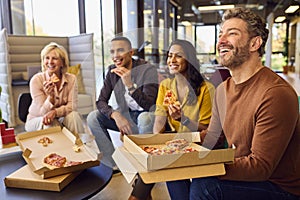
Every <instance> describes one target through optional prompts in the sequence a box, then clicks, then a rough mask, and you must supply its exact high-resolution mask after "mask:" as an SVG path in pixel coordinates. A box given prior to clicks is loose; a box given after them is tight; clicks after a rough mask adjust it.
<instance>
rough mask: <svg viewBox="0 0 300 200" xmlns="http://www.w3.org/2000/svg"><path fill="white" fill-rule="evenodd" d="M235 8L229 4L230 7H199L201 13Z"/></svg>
mask: <svg viewBox="0 0 300 200" xmlns="http://www.w3.org/2000/svg"><path fill="white" fill-rule="evenodd" d="M231 8H234V5H232V4H229V5H220V6H199V7H198V10H199V11H212V10H226V9H231Z"/></svg>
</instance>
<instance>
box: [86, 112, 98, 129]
mask: <svg viewBox="0 0 300 200" xmlns="http://www.w3.org/2000/svg"><path fill="white" fill-rule="evenodd" d="M97 112H98V111H97V110H94V111H92V112H90V113H89V114H88V115H87V117H86V122H87V124H88V125H89V124H93V123H94V122H95V121H97Z"/></svg>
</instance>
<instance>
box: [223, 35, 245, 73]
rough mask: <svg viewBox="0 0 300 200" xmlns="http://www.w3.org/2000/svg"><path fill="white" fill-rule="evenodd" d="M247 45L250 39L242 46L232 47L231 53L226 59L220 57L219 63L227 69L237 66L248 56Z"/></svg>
mask: <svg viewBox="0 0 300 200" xmlns="http://www.w3.org/2000/svg"><path fill="white" fill-rule="evenodd" d="M249 46H250V41H248V42H247V44H245V45H244V46H241V47H237V48H234V49H233V54H232V55H231V56H230V57H229V58H228V59H224V58H221V64H222V65H223V66H225V67H227V68H229V69H235V68H237V67H239V66H240V65H242V64H243V63H244V62H245V61H246V60H248V59H249V57H250V53H249Z"/></svg>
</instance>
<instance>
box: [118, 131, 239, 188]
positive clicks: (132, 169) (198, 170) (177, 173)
mask: <svg viewBox="0 0 300 200" xmlns="http://www.w3.org/2000/svg"><path fill="white" fill-rule="evenodd" d="M175 138H184V139H185V140H187V141H189V142H190V143H191V145H192V147H193V148H195V149H196V150H197V151H192V152H188V153H179V154H178V153H176V154H163V155H151V154H149V153H146V152H145V151H144V150H143V149H142V148H141V147H143V146H145V145H146V146H159V145H163V144H165V142H166V141H170V140H173V139H175ZM199 141H200V137H199V133H198V132H190V133H176V134H142V135H129V136H125V137H124V145H123V146H122V147H119V148H117V149H116V150H115V152H114V154H113V159H114V160H115V162H116V164H117V166H118V167H119V169H120V170H121V172H122V173H123V175H124V177H125V179H126V180H127V182H128V183H130V182H132V181H133V180H134V179H135V176H136V175H137V174H138V173H139V175H140V176H141V178H142V179H143V181H144V182H145V183H155V182H164V181H172V180H182V179H187V178H197V177H207V176H218V175H224V174H225V173H226V172H225V166H224V164H225V163H233V160H234V152H235V149H234V148H229V149H220V150H209V149H206V148H204V147H202V146H200V145H197V144H196V143H194V142H199Z"/></svg>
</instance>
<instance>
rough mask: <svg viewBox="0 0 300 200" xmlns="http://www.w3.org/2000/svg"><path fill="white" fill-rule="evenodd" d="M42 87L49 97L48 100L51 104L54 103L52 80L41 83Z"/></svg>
mask: <svg viewBox="0 0 300 200" xmlns="http://www.w3.org/2000/svg"><path fill="white" fill-rule="evenodd" d="M43 88H44V91H45V94H46V95H47V96H49V97H50V102H51V103H52V104H54V96H55V94H54V88H55V84H54V83H53V82H52V81H45V82H44V83H43Z"/></svg>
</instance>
